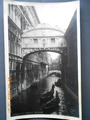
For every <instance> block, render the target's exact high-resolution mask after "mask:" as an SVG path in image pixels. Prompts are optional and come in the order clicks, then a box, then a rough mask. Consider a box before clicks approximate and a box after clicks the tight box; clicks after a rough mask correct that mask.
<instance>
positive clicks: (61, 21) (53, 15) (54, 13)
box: [35, 1, 78, 30]
mask: <svg viewBox="0 0 90 120" xmlns="http://www.w3.org/2000/svg"><path fill="white" fill-rule="evenodd" d="M77 5H78V2H77V1H74V2H64V3H58V4H56V5H55V4H54V3H52V4H51V3H47V4H46V5H44V4H42V5H41V6H39V5H38V6H35V9H36V12H37V15H38V17H39V20H40V22H41V23H47V24H50V25H51V26H52V27H55V26H58V27H59V28H61V29H62V30H66V29H67V27H68V25H69V23H70V21H71V18H72V16H73V15H74V12H75V10H76V8H77Z"/></svg>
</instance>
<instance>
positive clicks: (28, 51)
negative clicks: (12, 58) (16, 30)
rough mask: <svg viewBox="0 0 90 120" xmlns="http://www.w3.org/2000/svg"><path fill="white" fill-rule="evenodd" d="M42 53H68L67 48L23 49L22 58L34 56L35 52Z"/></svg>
mask: <svg viewBox="0 0 90 120" xmlns="http://www.w3.org/2000/svg"><path fill="white" fill-rule="evenodd" d="M41 51H46V52H47V51H51V52H58V53H60V54H62V53H66V51H67V48H66V47H64V48H63V47H62V48H23V49H22V55H23V56H22V57H24V56H26V55H27V54H32V53H34V52H41Z"/></svg>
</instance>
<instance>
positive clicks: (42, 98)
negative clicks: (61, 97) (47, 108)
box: [40, 85, 55, 103]
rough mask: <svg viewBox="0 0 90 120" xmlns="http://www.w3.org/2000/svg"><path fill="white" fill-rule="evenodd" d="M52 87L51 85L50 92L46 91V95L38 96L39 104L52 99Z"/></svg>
mask: <svg viewBox="0 0 90 120" xmlns="http://www.w3.org/2000/svg"><path fill="white" fill-rule="evenodd" d="M54 87H55V86H54V85H52V89H51V91H48V92H46V93H43V94H42V95H41V96H40V103H43V102H47V101H49V100H51V99H52V98H53V94H54Z"/></svg>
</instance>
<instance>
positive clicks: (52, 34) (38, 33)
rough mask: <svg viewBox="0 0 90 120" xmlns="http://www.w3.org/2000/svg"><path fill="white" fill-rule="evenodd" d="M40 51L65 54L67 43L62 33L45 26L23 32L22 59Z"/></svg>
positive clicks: (41, 25)
mask: <svg viewBox="0 0 90 120" xmlns="http://www.w3.org/2000/svg"><path fill="white" fill-rule="evenodd" d="M42 51H51V52H57V53H60V54H62V53H66V52H67V41H66V39H65V38H64V32H62V31H61V30H60V29H59V28H53V27H51V26H49V25H47V24H40V25H38V26H37V27H35V28H30V29H27V30H25V31H24V32H23V34H22V55H23V56H22V57H25V56H27V55H28V54H32V53H34V52H42Z"/></svg>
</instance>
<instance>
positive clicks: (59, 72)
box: [49, 70, 61, 75]
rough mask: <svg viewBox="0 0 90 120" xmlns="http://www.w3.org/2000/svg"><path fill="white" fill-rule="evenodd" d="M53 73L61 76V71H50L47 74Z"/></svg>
mask: <svg viewBox="0 0 90 120" xmlns="http://www.w3.org/2000/svg"><path fill="white" fill-rule="evenodd" d="M53 73H58V74H60V75H61V71H60V70H50V71H49V74H53Z"/></svg>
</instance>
